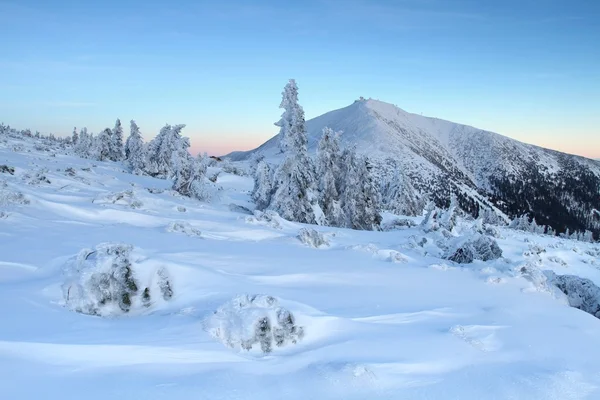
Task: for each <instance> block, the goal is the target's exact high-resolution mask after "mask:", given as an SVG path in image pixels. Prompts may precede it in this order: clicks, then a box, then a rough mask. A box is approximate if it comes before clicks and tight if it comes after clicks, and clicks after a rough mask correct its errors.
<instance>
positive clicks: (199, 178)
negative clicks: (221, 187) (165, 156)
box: [173, 138, 208, 200]
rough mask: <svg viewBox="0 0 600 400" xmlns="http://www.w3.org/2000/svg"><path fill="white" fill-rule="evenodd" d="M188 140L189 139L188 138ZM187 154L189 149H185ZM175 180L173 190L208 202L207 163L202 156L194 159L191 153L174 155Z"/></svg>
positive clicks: (176, 153) (175, 153)
mask: <svg viewBox="0 0 600 400" xmlns="http://www.w3.org/2000/svg"><path fill="white" fill-rule="evenodd" d="M186 139H187V138H186ZM185 151H186V153H187V148H186V149H185ZM173 165H174V179H173V190H175V191H176V192H178V193H179V194H181V195H183V196H187V197H192V198H195V199H198V200H207V199H208V192H207V190H206V185H205V182H204V180H205V178H206V169H207V167H206V162H205V161H204V158H203V157H202V156H198V157H196V158H193V157H192V156H191V155H190V154H189V153H187V155H186V154H183V153H182V152H174V153H173Z"/></svg>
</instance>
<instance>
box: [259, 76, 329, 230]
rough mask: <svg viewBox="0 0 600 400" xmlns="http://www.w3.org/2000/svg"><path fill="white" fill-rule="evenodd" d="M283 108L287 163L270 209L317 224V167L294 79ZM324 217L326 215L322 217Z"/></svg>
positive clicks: (282, 134)
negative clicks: (311, 151)
mask: <svg viewBox="0 0 600 400" xmlns="http://www.w3.org/2000/svg"><path fill="white" fill-rule="evenodd" d="M282 96H283V98H282V101H281V105H280V108H283V110H284V112H283V114H282V116H281V120H279V122H278V123H277V124H276V125H277V126H279V127H280V128H281V129H280V132H279V135H280V140H281V142H280V146H281V149H282V151H283V152H284V154H285V160H284V161H283V163H282V164H281V165H280V166H279V168H278V170H277V171H276V173H275V185H276V189H275V193H274V195H273V197H272V200H271V204H270V206H269V208H270V209H272V210H274V211H277V212H278V213H279V215H281V216H282V217H283V218H285V219H288V220H290V221H296V222H304V223H309V224H314V223H317V217H316V215H315V209H317V208H318V207H319V206H318V204H317V198H316V195H315V193H314V191H315V178H314V165H313V164H312V162H311V159H310V158H309V156H308V152H307V143H308V139H307V136H306V127H305V121H304V110H303V109H302V107H301V106H300V104H298V87H297V86H296V82H295V81H294V80H293V79H290V81H289V83H288V84H287V85H286V86H285V88H284V90H283V93H282ZM318 214H322V213H318Z"/></svg>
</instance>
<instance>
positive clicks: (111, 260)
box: [62, 243, 173, 316]
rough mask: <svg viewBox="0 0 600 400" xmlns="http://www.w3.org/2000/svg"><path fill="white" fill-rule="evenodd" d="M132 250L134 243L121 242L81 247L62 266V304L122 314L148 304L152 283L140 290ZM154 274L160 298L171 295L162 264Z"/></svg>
mask: <svg viewBox="0 0 600 400" xmlns="http://www.w3.org/2000/svg"><path fill="white" fill-rule="evenodd" d="M132 251H133V246H131V245H127V244H122V243H101V244H99V245H97V246H96V247H95V248H94V249H83V250H81V251H80V252H79V254H78V255H77V256H76V257H74V258H72V259H70V260H69V261H68V262H67V264H66V265H65V268H64V270H63V273H64V275H65V282H64V284H63V286H62V289H63V297H64V301H65V305H66V306H67V307H68V308H70V309H71V310H73V311H76V312H79V313H82V314H89V315H97V316H115V315H121V314H124V313H128V312H129V311H130V310H131V309H132V308H135V307H138V308H139V307H140V306H144V307H149V306H150V304H151V299H152V297H153V296H152V291H153V290H154V286H153V285H150V286H149V287H146V288H144V289H143V290H140V284H139V280H138V279H137V278H136V275H137V272H136V271H135V266H134V264H133V263H132V261H131V258H132V254H131V253H132ZM156 274H157V279H156V287H157V288H158V289H159V290H160V293H161V296H162V297H163V299H164V300H169V299H170V298H171V297H172V296H173V289H172V285H171V282H170V279H169V275H168V273H167V271H166V269H165V268H164V267H161V268H159V269H158V271H157V272H156Z"/></svg>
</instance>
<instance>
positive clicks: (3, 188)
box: [0, 181, 29, 207]
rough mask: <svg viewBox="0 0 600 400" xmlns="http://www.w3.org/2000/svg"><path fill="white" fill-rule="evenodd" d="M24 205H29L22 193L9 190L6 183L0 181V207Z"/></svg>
mask: <svg viewBox="0 0 600 400" xmlns="http://www.w3.org/2000/svg"><path fill="white" fill-rule="evenodd" d="M26 204H29V200H28V199H27V198H26V197H25V195H24V194H23V193H21V192H19V191H15V190H12V189H10V188H9V187H8V185H7V184H6V182H2V181H0V207H8V206H12V205H17V206H19V205H26Z"/></svg>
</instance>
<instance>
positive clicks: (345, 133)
mask: <svg viewBox="0 0 600 400" xmlns="http://www.w3.org/2000/svg"><path fill="white" fill-rule="evenodd" d="M306 127H307V131H308V141H309V143H308V144H309V151H311V152H315V151H316V146H317V143H318V141H319V139H320V137H321V135H322V130H323V128H325V127H330V128H332V129H334V130H336V131H342V136H341V142H342V144H343V145H344V146H345V147H349V146H353V145H354V146H356V148H357V151H359V152H360V153H363V154H366V155H368V156H369V157H370V158H372V159H374V160H375V161H378V163H379V166H380V170H381V171H390V168H386V167H387V166H388V164H389V163H390V160H394V161H395V162H396V163H397V164H398V165H399V166H400V168H401V169H402V171H403V173H404V174H405V175H406V176H408V177H409V178H410V182H411V184H412V186H413V187H414V190H415V191H416V195H419V196H421V197H423V196H429V197H430V198H432V199H433V200H434V201H435V202H436V203H437V204H438V205H440V206H447V201H448V199H449V198H450V195H449V194H450V193H455V194H457V195H459V197H460V201H461V206H462V207H463V208H464V209H465V210H468V211H470V212H472V213H473V214H474V215H477V212H478V210H479V209H480V208H482V207H483V208H485V207H487V206H488V205H494V206H496V207H498V208H499V209H500V210H501V211H503V212H504V213H506V214H508V215H509V216H510V217H516V216H520V215H522V214H524V213H527V214H529V215H530V216H531V217H535V218H536V220H537V222H538V223H540V224H543V225H550V226H552V227H554V229H556V230H558V231H559V232H564V231H565V230H566V229H567V228H568V229H570V230H571V231H584V230H586V229H589V230H594V231H595V232H596V233H597V234H598V235H600V220H598V218H595V217H594V216H593V213H592V210H593V209H600V195H599V194H600V164H599V163H598V162H597V161H594V160H591V159H587V158H584V157H579V156H573V155H568V154H564V153H560V152H557V151H553V150H548V149H544V148H541V147H537V146H533V145H529V144H525V143H521V142H519V141H516V140H513V139H510V138H508V137H505V136H502V135H499V134H496V133H492V132H487V131H483V130H480V129H477V128H474V127H471V126H466V125H460V124H456V123H453V122H448V121H444V120H440V119H436V118H429V117H424V116H421V115H417V114H411V113H408V112H406V111H404V110H402V109H400V108H398V107H396V106H393V105H391V104H387V103H384V102H381V101H377V100H371V99H369V100H362V99H361V100H357V101H356V102H354V104H352V105H350V106H348V107H345V108H342V109H339V110H335V111H331V112H329V113H327V114H324V115H321V116H319V117H317V118H314V119H311V120H309V121H307V123H306ZM278 141H279V138H278V137H277V136H275V137H273V138H272V139H270V140H269V141H267V142H266V143H264V144H263V145H262V146H260V147H259V148H257V149H256V150H253V151H249V152H235V153H231V154H230V155H229V157H230V158H231V159H232V160H244V159H247V158H249V157H250V156H251V154H252V153H254V152H257V151H259V152H261V153H262V154H264V155H265V156H266V157H267V158H268V159H270V160H272V161H274V162H277V160H278V159H279V157H280V155H279V154H278V152H279V149H278Z"/></svg>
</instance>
